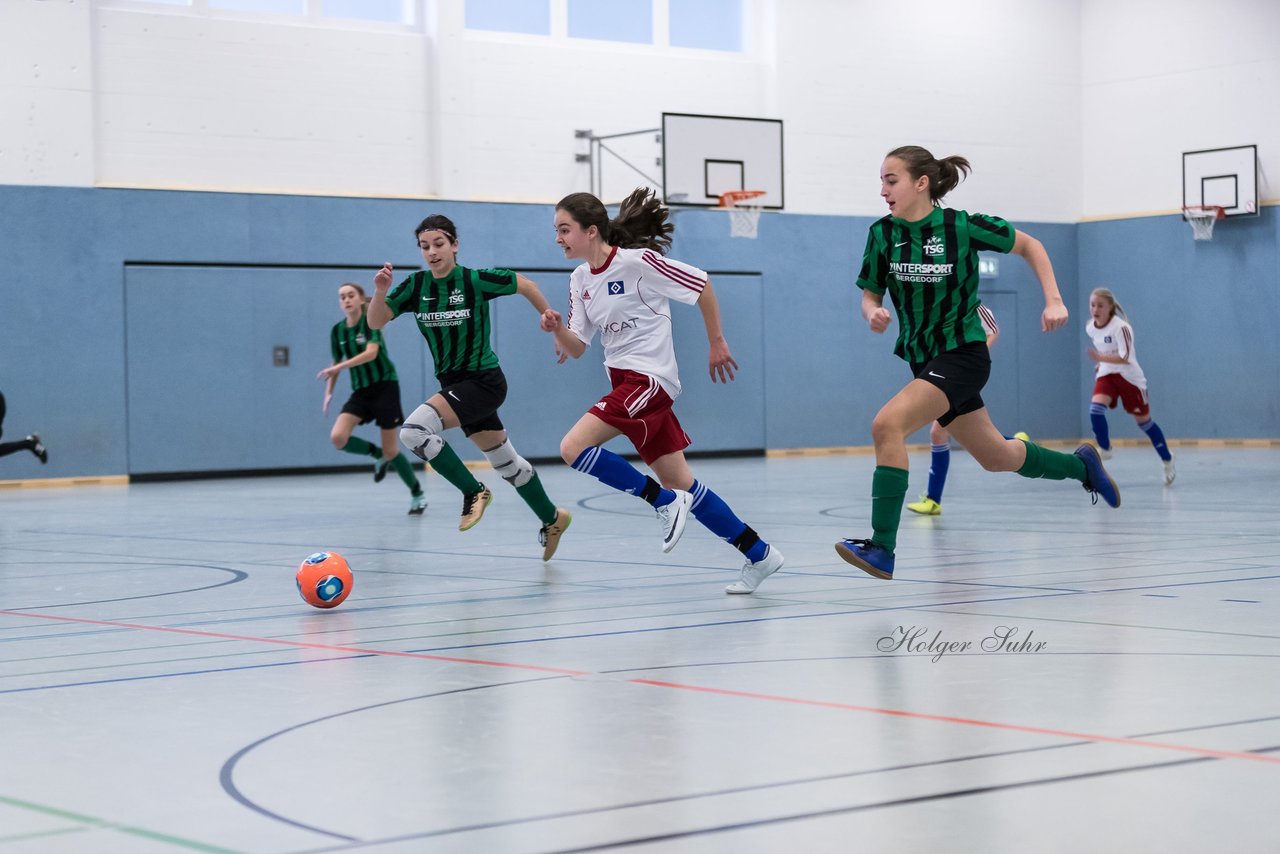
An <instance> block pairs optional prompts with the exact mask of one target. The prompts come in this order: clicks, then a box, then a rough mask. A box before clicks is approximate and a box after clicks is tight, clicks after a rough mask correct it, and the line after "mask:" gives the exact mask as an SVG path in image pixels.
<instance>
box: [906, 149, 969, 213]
mask: <svg viewBox="0 0 1280 854" xmlns="http://www.w3.org/2000/svg"><path fill="white" fill-rule="evenodd" d="M885 156H886V157H896V158H898V159H899V160H901V161H902V162H903V163H905V164H906V166H907V172H908V174H910V175H911V178H912V179H913V180H915V179H918V178H919V177H920V176H921V175H923V176H924V177H926V178H928V179H929V199H930V200H931V201H932V202H933V203H934V204H935V205H936V204H939V203H940V202H941V201H942V197H943V196H945V195H946V194H947V193H950V192H951V191H952V190H954V189H955V188H956V185H958V184H959V183H960V182H961V181H963V180H964V179H965V178H967V177H968V176H969V172H970V171H972V169H971V167H970V166H969V161H968V160H966V159H965V158H963V157H961V156H960V155H958V154H953V155H951V156H950V157H944V158H942V159H941V160H938V159H936V158H935V157H934V156H933V155H932V154H931V153H929V150H928V149H927V148H921V147H920V146H918V145H904V146H902V147H900V148H895V149H894V150H893V151H890V152H889V153H888V154H886V155H885Z"/></svg>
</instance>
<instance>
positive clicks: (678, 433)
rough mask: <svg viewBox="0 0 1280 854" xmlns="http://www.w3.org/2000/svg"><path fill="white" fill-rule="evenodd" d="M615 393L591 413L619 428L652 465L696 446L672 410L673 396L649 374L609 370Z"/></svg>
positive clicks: (605, 397)
mask: <svg viewBox="0 0 1280 854" xmlns="http://www.w3.org/2000/svg"><path fill="white" fill-rule="evenodd" d="M608 370H609V380H610V382H612V383H613V391H611V392H609V393H608V394H606V395H605V396H604V397H602V398H600V401H599V402H598V403H597V404H596V405H595V406H593V407H591V408H590V409H588V410H587V411H588V412H590V413H591V414H592V415H594V416H595V417H596V418H599V419H600V420H601V421H603V422H604V423H606V424H608V425H609V426H610V427H616V428H618V430H620V431H621V432H622V435H624V436H626V437H627V438H628V439H630V440H631V444H633V445H635V446H636V450H637V451H639V452H640V459H642V460H644V461H645V463H646V464H650V465H651V464H652V463H653V461H654V460H656V459H658V458H659V457H665V456H666V455H667V454H674V453H675V452H676V451H683V450H684V449H685V448H687V447H689V445H691V444H692V440H690V439H689V434H687V433H685V432H684V428H683V427H681V426H680V421H679V420H678V419H677V418H676V414H675V412H674V411H672V409H671V405H672V403H673V401H672V400H671V395H669V394H667V393H666V391H665V390H663V388H662V386H660V385H658V381H657V380H655V379H654V378H653V377H651V376H649V375H648V374H642V373H639V372H638V371H622V370H619V369H617V368H609V369H608Z"/></svg>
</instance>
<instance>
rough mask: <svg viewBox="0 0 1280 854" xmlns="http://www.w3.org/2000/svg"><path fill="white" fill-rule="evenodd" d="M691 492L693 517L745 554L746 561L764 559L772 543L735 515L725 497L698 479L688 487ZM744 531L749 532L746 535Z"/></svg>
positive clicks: (753, 561)
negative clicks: (725, 501)
mask: <svg viewBox="0 0 1280 854" xmlns="http://www.w3.org/2000/svg"><path fill="white" fill-rule="evenodd" d="M689 493H690V494H691V495H693V506H692V507H691V508H690V509H691V510H692V511H693V518H695V519H697V520H698V521H699V522H701V523H702V524H703V525H705V526H706V528H707V530H709V531H710V532H711V533H713V534H715V535H716V536H717V537H719V538H720V539H722V540H724V541H725V542H727V543H729V544H731V545H732V546H733V547H734V548H736V549H738V551H740V552H742V553H743V554H744V555H746V557H747V560H749V561H751V562H752V563H755V562H756V561H758V560H762V559H763V558H764V556H765V552H767V551H769V544H768V543H766V542H765V541H764V540H762V539H760V537H759V535H757V534H756V532H755V531H752V530H751V529H750V528H749V527H747V524H746V523H745V522H743V521H742V520H741V519H739V518H738V517H737V516H735V515H734V513H733V511H732V510H730V509H729V505H728V504H725V503H724V499H723V498H721V497H720V496H719V495H716V494H715V493H714V492H712V491H711V490H710V489H708V488H707V487H705V486H703V485H702V484H701V483H699V482H698V481H696V480H695V481H694V482H693V486H691V487H689ZM748 532H750V533H749V534H748ZM744 534H746V536H745V537H744V536H743V535H744Z"/></svg>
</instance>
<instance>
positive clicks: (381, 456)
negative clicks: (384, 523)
mask: <svg viewBox="0 0 1280 854" xmlns="http://www.w3.org/2000/svg"><path fill="white" fill-rule="evenodd" d="M367 302H368V298H367V297H366V296H365V295H364V288H362V287H360V286H359V285H357V284H353V283H351V282H347V283H346V284H344V285H343V286H342V287H340V288H338V304H339V305H340V306H342V313H343V314H345V315H346V318H345V319H343V320H339V321H338V322H337V323H336V324H334V326H333V329H331V330H330V331H329V350H330V352H331V353H332V354H333V364H332V365H330V366H329V367H327V368H324V369H323V370H321V371H320V373H318V374H316V379H320V380H324V381H325V386H324V406H323V411H324V413H325V414H326V415H328V414H329V402H330V401H331V400H333V387H334V386H335V385H336V384H337V382H338V374H340V373H342V372H343V370H346V371H349V372H350V374H351V397H350V398H349V399H348V400H347V402H346V403H345V404H343V406H342V412H341V413H339V414H338V418H337V420H336V421H334V422H333V430H332V431H330V433H329V439H330V441H332V442H333V446H334V447H335V448H337V449H338V450H339V451H346V452H347V453H349V454H358V455H360V456H364V457H373V458H374V459H375V460H377V462H376V463H374V468H373V479H374V482H378V481H380V480H382V479H383V478H384V477H386V475H387V469H388V468H392V467H394V468H395V470H396V474H398V475H400V479H401V480H402V481H404V485H405V486H407V487H409V496H410V498H409V515H411V516H420V515H422V513H423V511H425V510H426V509H427V498H426V496H425V495H424V494H423V493H422V484H420V483H418V478H417V476H416V475H414V473H413V466H411V465H409V460H408V459H406V458H405V455H404V454H402V453H400V452H399V448H398V447H397V446H396V436H397V430H398V428H399V427H400V425H401V424H402V423H404V412H403V410H401V408H400V380H399V377H398V376H397V375H396V367H395V365H393V364H391V357H390V356H389V355H388V354H387V343H386V340H385V339H384V338H383V337H382V332H381V331H379V330H377V329H370V328H369V321H368V318H367V317H366V316H365V304H366V303H367ZM370 421H374V422H376V423H377V425H378V429H379V430H380V431H381V432H382V445H381V447H378V446H375V445H372V444H370V443H369V442H366V441H365V440H364V439H361V438H360V437H358V436H352V435H351V433H352V431H353V430H355V428H356V425H358V424H368V423H369V422H370Z"/></svg>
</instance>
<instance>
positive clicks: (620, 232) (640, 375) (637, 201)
mask: <svg viewBox="0 0 1280 854" xmlns="http://www.w3.org/2000/svg"><path fill="white" fill-rule="evenodd" d="M555 226H556V243H557V244H559V245H560V247H561V248H562V249H563V250H564V254H565V257H566V258H575V259H580V260H581V261H583V263H582V264H581V265H580V266H579V267H578V268H577V269H576V270H574V271H573V274H572V275H571V276H570V277H569V316H568V318H567V319H562V317H561V315H560V313H559V312H557V311H555V310H553V309H548V310H547V311H545V312H543V314H542V328H543V330H545V331H547V332H551V333H553V334H554V335H555V337H556V348H557V350H559V351H560V353H561V357H560V361H561V362H563V361H564V360H565V358H567V357H568V356H572V357H573V358H575V359H577V358H579V357H580V356H581V355H582V354H583V353H584V352H586V349H587V347H588V345H590V343H591V340H592V339H593V338H594V337H595V335H596V333H597V332H598V333H599V334H600V342H601V345H602V346H603V347H604V363H605V367H606V369H607V370H608V373H609V379H610V382H611V383H612V385H613V391H611V392H610V393H609V394H607V395H605V396H604V397H602V398H601V399H600V400H599V401H598V402H597V403H595V404H593V405H592V406H591V408H590V409H588V410H587V414H585V415H583V416H582V417H581V418H580V419H579V420H578V423H577V424H575V425H573V427H572V428H571V429H570V430H569V432H568V433H567V434H566V435H565V437H564V439H563V440H561V442H560V455H561V456H562V457H563V458H564V461H565V462H566V463H568V464H569V465H571V466H573V467H574V468H575V469H577V470H578V471H580V472H582V473H584V474H589V475H591V476H592V477H594V478H596V479H597V480H599V481H600V482H601V483H603V484H605V485H606V486H611V487H613V488H614V489H617V490H620V491H622V492H629V493H631V494H632V495H635V496H637V497H639V498H642V499H644V500H645V501H647V502H649V504H650V505H652V506H653V508H654V509H655V510H656V511H657V514H658V519H659V521H660V522H661V523H662V537H663V540H662V550H663V551H664V552H669V551H671V549H672V548H673V547H674V546H675V544H676V542H677V541H678V540H679V539H680V536H681V534H682V533H683V531H684V526H685V522H686V521H687V517H688V514H689V513H692V514H693V517H694V518H695V519H697V520H698V521H699V522H701V523H702V524H703V525H705V526H706V527H707V528H708V529H709V530H710V531H711V532H712V533H713V534H715V535H716V536H717V537H719V538H720V539H722V540H725V541H726V542H728V543H730V544H731V545H732V546H733V547H734V548H736V549H737V550H738V551H739V552H741V553H742V554H743V556H744V557H745V558H746V563H745V565H744V566H743V568H742V573H741V575H740V576H739V578H738V580H737V581H736V582H734V583H733V584H730V585H729V586H728V587H726V588H725V592H726V593H751V592H752V591H754V590H755V589H756V588H757V587H759V586H760V582H762V581H764V579H765V578H767V577H769V576H770V575H772V574H773V573H774V572H776V571H777V570H778V568H779V567H780V566H782V563H783V557H782V553H781V552H780V551H778V549H777V547H775V546H771V545H769V543H767V542H765V541H764V540H763V539H761V537H760V535H759V534H757V533H756V532H755V531H754V530H752V528H751V527H750V526H749V525H747V524H746V523H744V522H743V521H742V520H741V519H739V518H738V517H737V516H736V515H734V512H733V511H732V510H731V509H729V505H728V504H726V503H725V502H724V500H723V499H722V498H720V496H718V495H716V494H715V493H714V492H712V491H711V490H710V489H708V488H707V487H706V486H705V485H704V484H702V483H699V482H698V481H697V480H695V479H694V477H693V472H692V471H691V470H690V469H689V463H688V462H687V461H686V460H685V457H684V449H685V448H687V447H688V446H689V444H690V439H689V436H688V435H687V434H686V433H685V432H684V428H682V427H681V426H680V422H679V420H678V419H677V418H676V415H675V412H674V411H673V410H672V404H673V401H674V400H675V398H676V397H677V396H679V394H680V377H679V373H678V370H677V367H676V356H675V348H674V346H673V344H672V330H671V310H670V301H671V300H675V301H676V302H682V303H686V304H693V303H696V304H697V306H698V309H699V311H701V312H702V320H703V323H704V324H705V325H706V328H707V340H708V342H709V343H710V346H711V355H710V361H709V364H710V374H711V381H712V382H717V381H718V382H729V381H731V380H732V379H733V378H734V373H733V372H734V370H736V369H737V367H738V363H737V362H735V361H734V360H733V356H732V355H731V354H730V352H729V345H728V343H727V342H726V341H725V338H724V333H723V331H722V330H721V328H720V306H719V303H718V302H717V301H716V295H715V292H714V291H713V290H712V289H711V280H710V279H709V278H708V277H707V274H706V273H705V272H703V271H702V270H700V269H698V268H697V267H694V266H692V265H690V264H685V263H683V262H680V261H675V260H673V259H671V258H667V257H665V253H666V251H667V250H668V249H669V248H670V247H671V234H672V232H673V231H674V230H675V226H674V225H672V224H671V223H669V222H667V209H666V208H665V207H663V206H662V203H661V202H659V201H658V199H657V197H656V196H654V195H653V192H652V191H651V190H648V189H645V188H640V189H637V190H636V191H635V192H633V193H632V194H631V195H630V196H628V197H627V199H626V200H625V201H624V202H623V203H622V206H621V208H620V209H619V211H618V216H617V218H615V219H613V220H612V221H610V219H609V214H608V211H606V210H605V206H604V204H603V203H602V202H601V201H600V200H599V199H597V198H596V197H595V196H593V195H591V194H590V193H573V194H571V195H568V196H565V197H564V198H563V199H561V200H560V203H559V204H557V205H556V219H555ZM618 435H624V436H626V437H627V438H628V439H630V440H631V444H632V445H634V446H635V449H636V450H637V451H638V452H639V453H640V458H641V459H642V460H644V462H645V464H646V465H648V466H649V468H650V469H652V470H653V472H654V474H656V475H657V476H658V481H656V482H655V481H654V479H653V478H651V477H648V476H647V475H644V474H642V473H641V472H640V471H638V470H637V469H636V468H635V467H634V466H632V465H631V463H629V462H627V461H626V460H625V459H623V458H622V457H621V456H619V455H617V454H615V453H613V452H612V451H610V450H608V449H606V448H604V447H603V445H604V444H605V442H608V441H609V440H610V439H612V438H614V437H615V436H618Z"/></svg>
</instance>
